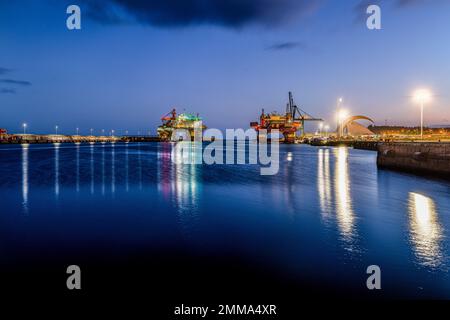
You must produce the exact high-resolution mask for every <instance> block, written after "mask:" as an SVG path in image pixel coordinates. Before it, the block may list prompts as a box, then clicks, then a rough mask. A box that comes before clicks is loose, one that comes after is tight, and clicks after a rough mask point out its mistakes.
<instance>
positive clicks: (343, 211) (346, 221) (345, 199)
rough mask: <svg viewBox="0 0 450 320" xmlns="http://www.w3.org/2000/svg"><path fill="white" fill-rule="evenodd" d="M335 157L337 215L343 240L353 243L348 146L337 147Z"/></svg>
mask: <svg viewBox="0 0 450 320" xmlns="http://www.w3.org/2000/svg"><path fill="white" fill-rule="evenodd" d="M335 158H336V160H335V181H334V188H335V195H336V217H337V222H338V226H339V228H340V231H341V236H342V238H343V240H344V241H346V242H347V243H349V244H351V243H352V242H353V240H354V236H355V234H354V213H353V207H352V199H351V195H350V180H349V172H348V148H346V147H340V148H337V149H335Z"/></svg>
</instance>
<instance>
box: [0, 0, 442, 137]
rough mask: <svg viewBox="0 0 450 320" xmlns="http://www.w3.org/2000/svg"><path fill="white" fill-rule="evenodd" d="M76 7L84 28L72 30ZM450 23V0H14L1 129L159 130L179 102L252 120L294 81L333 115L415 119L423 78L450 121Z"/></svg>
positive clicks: (3, 46) (226, 117) (4, 7)
mask: <svg viewBox="0 0 450 320" xmlns="http://www.w3.org/2000/svg"><path fill="white" fill-rule="evenodd" d="M11 2H12V3H11ZM366 3H378V4H380V6H381V8H382V27H383V29H382V30H381V31H369V30H368V29H367V28H366V23H365V8H366V6H365V4H366ZM69 4H78V5H79V6H80V7H81V10H82V30H78V31H69V30H67V28H66V17H67V14H66V7H67V5H69ZM449 31H450V1H446V0H409V1H408V0H384V1H383V0H378V1H376V0H373V1H360V0H346V1H338V0H315V1H306V0H304V1H302V0H295V1H294V0H239V1H238V0H229V1H225V0H209V1H204V0H186V1H180V0H164V1H162V0H151V1H147V2H142V1H137V0H97V1H87V0H82V1H78V2H77V1H76V0H74V1H68V2H65V1H56V0H35V1H30V0H28V1H6V0H0V127H5V128H7V129H9V130H10V131H12V132H17V131H20V128H21V124H22V123H23V122H27V123H28V125H29V130H30V131H33V132H40V133H43V132H49V131H52V130H53V128H54V126H55V125H56V124H57V125H59V127H60V128H61V132H64V133H68V134H70V133H73V132H74V131H75V128H76V127H77V126H78V127H80V128H81V130H82V133H88V130H89V128H91V127H92V128H95V129H96V130H97V131H98V130H101V129H102V128H103V129H106V130H110V129H115V130H116V132H119V133H121V130H125V129H128V130H130V132H132V133H133V132H134V133H135V132H137V130H141V132H144V130H145V131H147V130H151V131H152V133H153V134H154V133H155V129H156V126H157V125H159V123H160V120H159V119H160V118H161V116H162V115H163V114H165V113H167V112H168V111H169V110H170V109H171V108H172V107H177V108H178V109H179V110H180V111H182V110H184V109H185V110H186V111H191V112H199V113H200V114H201V116H202V117H203V118H204V119H205V123H206V125H207V126H208V127H217V128H236V127H242V128H246V127H248V124H249V122H250V121H253V120H257V118H258V116H259V113H260V110H261V108H263V107H264V108H265V109H266V110H267V111H271V110H280V111H281V110H283V109H284V106H285V103H286V100H287V92H288V91H289V90H291V91H293V92H294V98H295V100H296V102H297V104H299V105H300V106H301V108H302V109H304V110H306V111H308V112H309V113H311V114H313V115H315V116H317V117H322V118H324V119H326V120H327V122H329V123H330V124H332V123H334V116H335V111H336V100H337V98H338V97H339V96H343V97H344V100H345V101H344V105H345V107H346V108H347V109H349V110H350V111H351V112H352V113H354V114H364V115H367V116H369V117H372V118H373V119H374V120H376V122H377V123H379V124H384V122H385V119H387V120H388V123H389V124H394V123H398V124H407V125H414V124H417V123H418V119H419V108H418V107H417V106H416V105H414V103H413V102H412V99H411V97H410V95H411V94H412V91H413V90H414V89H415V88H418V87H428V88H430V89H432V90H433V92H434V93H435V97H434V99H433V102H432V103H431V104H430V105H429V106H428V107H427V110H426V113H425V118H426V124H446V125H449V124H450V96H449V95H448V92H449V89H450V76H449V75H450V62H449V57H450V32H449Z"/></svg>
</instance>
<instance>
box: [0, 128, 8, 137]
mask: <svg viewBox="0 0 450 320" xmlns="http://www.w3.org/2000/svg"><path fill="white" fill-rule="evenodd" d="M7 134H8V131H7V130H6V129H2V128H0V136H6V135H7Z"/></svg>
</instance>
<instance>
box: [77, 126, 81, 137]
mask: <svg viewBox="0 0 450 320" xmlns="http://www.w3.org/2000/svg"><path fill="white" fill-rule="evenodd" d="M79 132H80V128H77V136H78V134H79Z"/></svg>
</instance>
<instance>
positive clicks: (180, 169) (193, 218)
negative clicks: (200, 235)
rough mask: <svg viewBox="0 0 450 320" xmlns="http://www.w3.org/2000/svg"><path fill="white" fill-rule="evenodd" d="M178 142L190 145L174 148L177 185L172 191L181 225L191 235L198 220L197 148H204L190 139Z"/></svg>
mask: <svg viewBox="0 0 450 320" xmlns="http://www.w3.org/2000/svg"><path fill="white" fill-rule="evenodd" d="M178 143H183V144H188V145H187V146H184V147H182V148H175V147H174V148H173V149H172V157H174V159H173V160H174V161H172V165H173V166H175V186H174V190H172V192H173V195H174V198H175V203H176V206H177V210H178V213H179V222H180V225H181V226H182V228H183V230H184V232H185V233H186V234H187V235H189V234H190V233H191V232H192V230H193V229H194V228H195V226H196V225H197V222H198V221H197V220H198V181H197V179H198V173H199V172H198V171H199V170H200V168H201V166H200V165H196V164H195V157H196V155H197V148H202V146H201V145H197V144H196V143H195V142H194V143H191V142H188V141H182V142H178ZM181 158H183V160H181Z"/></svg>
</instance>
